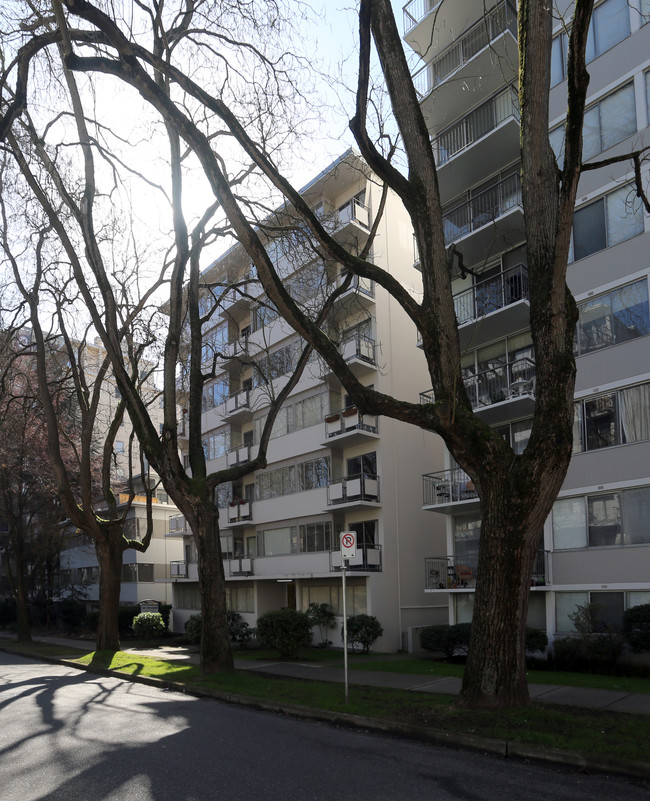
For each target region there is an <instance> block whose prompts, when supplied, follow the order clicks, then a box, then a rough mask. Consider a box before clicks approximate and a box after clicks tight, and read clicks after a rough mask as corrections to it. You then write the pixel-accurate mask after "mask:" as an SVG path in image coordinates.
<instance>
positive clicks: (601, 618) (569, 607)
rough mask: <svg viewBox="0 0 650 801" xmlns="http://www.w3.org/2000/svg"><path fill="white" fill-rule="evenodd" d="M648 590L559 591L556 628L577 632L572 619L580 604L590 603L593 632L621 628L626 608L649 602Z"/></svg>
mask: <svg viewBox="0 0 650 801" xmlns="http://www.w3.org/2000/svg"><path fill="white" fill-rule="evenodd" d="M647 596H648V593H643V592H622V591H621V592H611V591H610V592H601V591H600V590H598V591H594V592H556V593H555V628H556V631H558V632H560V633H567V634H568V633H571V632H575V631H576V628H575V626H574V625H573V621H572V620H571V615H573V614H575V612H576V611H577V608H578V606H583V605H585V604H591V607H592V632H594V633H599V632H605V631H611V630H618V629H620V628H621V627H622V626H623V613H624V611H625V610H626V609H631V608H632V607H634V606H639V605H640V604H643V603H647V602H648V601H647Z"/></svg>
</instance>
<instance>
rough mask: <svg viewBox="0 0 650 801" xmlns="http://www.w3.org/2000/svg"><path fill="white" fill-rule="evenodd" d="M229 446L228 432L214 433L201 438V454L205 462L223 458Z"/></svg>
mask: <svg viewBox="0 0 650 801" xmlns="http://www.w3.org/2000/svg"><path fill="white" fill-rule="evenodd" d="M229 446H230V435H229V432H228V431H216V432H213V433H211V434H208V435H207V436H206V437H204V438H203V453H204V454H205V458H206V460H207V461H210V460H211V459H218V458H219V457H220V456H225V455H226V451H227V450H228V448H229Z"/></svg>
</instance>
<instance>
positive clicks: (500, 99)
mask: <svg viewBox="0 0 650 801" xmlns="http://www.w3.org/2000/svg"><path fill="white" fill-rule="evenodd" d="M509 117H514V118H515V119H516V120H517V121H519V100H518V98H517V93H516V91H515V90H514V89H513V87H512V86H508V87H507V88H506V89H504V90H503V91H501V92H499V94H497V95H494V97H491V98H490V99H489V100H488V101H486V102H485V103H483V104H481V105H480V106H478V108H475V109H474V110H473V111H471V112H470V113H469V114H467V116H465V117H463V118H462V119H461V120H459V121H458V122H457V123H455V124H454V125H452V126H451V127H450V128H447V130H446V131H443V132H442V133H441V134H440V135H439V136H437V137H436V138H435V139H433V140H432V142H431V144H432V145H433V152H434V155H435V158H436V164H437V166H438V167H440V166H442V165H443V164H446V163H447V162H448V161H449V160H450V159H451V158H452V157H453V156H455V155H456V154H457V153H460V152H461V150H464V149H465V148H467V147H469V146H470V145H473V144H474V142H477V141H478V140H479V139H481V138H482V137H483V136H485V135H486V134H488V133H490V132H491V131H494V130H495V128H498V126H499V125H501V123H502V122H503V121H504V120H507V119H508V118H509Z"/></svg>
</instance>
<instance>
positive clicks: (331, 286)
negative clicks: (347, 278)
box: [327, 273, 375, 298]
mask: <svg viewBox="0 0 650 801" xmlns="http://www.w3.org/2000/svg"><path fill="white" fill-rule="evenodd" d="M342 283H343V275H342V274H341V273H339V274H338V275H337V276H336V277H335V278H334V279H333V280H332V281H329V282H328V284H327V292H328V293H330V292H332V291H334V290H335V289H337V288H338V287H339V286H341V284H342ZM352 291H354V292H358V293H359V294H360V295H365V296H367V297H369V298H374V297H375V282H374V281H372V280H371V279H370V278H362V277H361V276H359V275H355V276H354V277H353V279H352V281H351V282H350V286H349V287H348V292H352Z"/></svg>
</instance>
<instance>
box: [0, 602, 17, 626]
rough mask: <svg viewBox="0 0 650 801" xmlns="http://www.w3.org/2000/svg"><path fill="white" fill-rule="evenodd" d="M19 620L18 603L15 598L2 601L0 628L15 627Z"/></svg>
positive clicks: (0, 605) (0, 603)
mask: <svg viewBox="0 0 650 801" xmlns="http://www.w3.org/2000/svg"><path fill="white" fill-rule="evenodd" d="M17 619H18V613H17V611H16V602H15V601H14V599H13V598H5V599H3V600H2V601H0V626H2V627H3V628H5V627H7V626H14V625H15V624H16V621H17Z"/></svg>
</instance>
